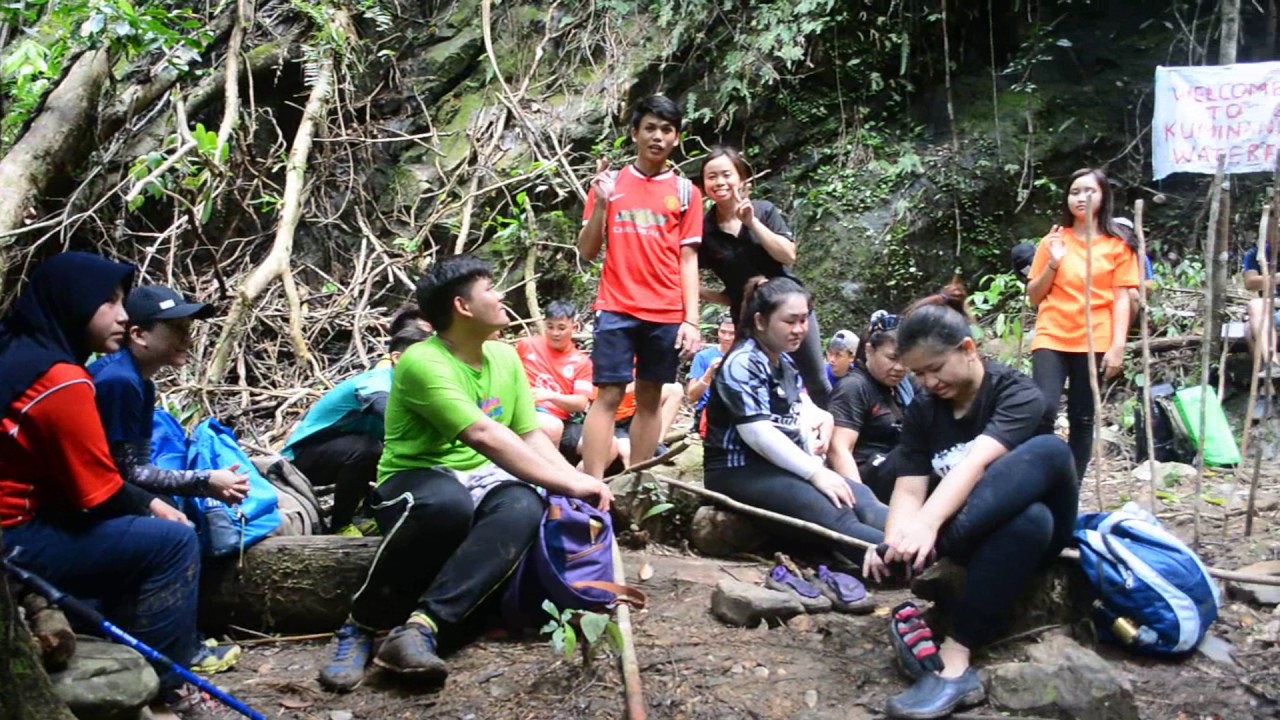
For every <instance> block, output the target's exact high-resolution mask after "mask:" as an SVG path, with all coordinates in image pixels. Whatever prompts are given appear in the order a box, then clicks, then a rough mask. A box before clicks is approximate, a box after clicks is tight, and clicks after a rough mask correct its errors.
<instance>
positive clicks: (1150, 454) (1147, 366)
mask: <svg viewBox="0 0 1280 720" xmlns="http://www.w3.org/2000/svg"><path fill="white" fill-rule="evenodd" d="M1144 206H1145V203H1144V202H1143V201H1142V200H1138V201H1137V202H1136V203H1134V204H1133V233H1134V235H1135V236H1136V237H1137V238H1138V263H1139V264H1145V263H1146V258H1147V234H1146V232H1145V231H1144V230H1143V228H1142V211H1143V208H1144ZM1138 303H1139V305H1141V307H1140V308H1139V312H1138V317H1139V318H1140V320H1139V322H1140V323H1141V326H1142V377H1143V383H1142V417H1143V418H1144V420H1145V422H1143V423H1142V425H1143V430H1144V431H1145V432H1146V435H1147V438H1146V440H1147V462H1148V463H1150V467H1151V477H1150V478H1149V479H1148V481H1147V493H1148V495H1149V497H1150V505H1148V506H1147V507H1148V509H1150V510H1151V514H1152V515H1154V514H1155V512H1156V483H1157V482H1159V481H1158V480H1157V477H1158V476H1159V468H1160V464H1159V463H1157V462H1156V436H1155V429H1154V428H1152V427H1151V421H1152V415H1153V413H1152V410H1151V383H1152V379H1151V332H1150V330H1149V328H1148V327H1147V320H1148V319H1149V317H1148V315H1150V312H1149V311H1148V310H1147V281H1146V278H1145V277H1144V278H1142V281H1141V282H1139V283H1138ZM1135 494H1136V493H1135Z"/></svg>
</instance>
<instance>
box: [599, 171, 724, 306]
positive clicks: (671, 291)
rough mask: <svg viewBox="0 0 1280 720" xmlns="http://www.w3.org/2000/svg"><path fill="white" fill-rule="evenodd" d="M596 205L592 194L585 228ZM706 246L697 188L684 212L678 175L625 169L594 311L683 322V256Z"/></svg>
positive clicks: (608, 220)
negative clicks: (681, 262)
mask: <svg viewBox="0 0 1280 720" xmlns="http://www.w3.org/2000/svg"><path fill="white" fill-rule="evenodd" d="M595 200H596V196H595V192H588V193H587V205H586V208H585V210H584V212H583V216H582V220H583V223H584V224H585V223H586V221H587V220H589V219H590V218H591V213H592V212H593V211H594V209H595ZM701 242H702V193H701V192H699V191H698V188H697V187H696V186H694V187H692V188H691V194H690V198H689V206H688V208H686V209H685V211H684V212H683V213H682V212H680V191H679V177H678V176H677V175H676V174H675V172H673V171H671V170H667V171H665V172H661V173H658V174H657V175H654V176H653V177H646V176H645V175H642V174H641V173H640V171H638V170H636V169H635V166H633V165H628V166H627V167H625V168H623V169H622V170H621V171H619V172H618V180H617V182H616V183H615V185H614V190H613V197H611V198H609V208H608V214H607V215H606V217H605V247H604V249H605V255H604V270H603V271H602V273H601V276H600V294H599V296H598V297H597V298H596V303H595V306H594V307H595V309H596V310H608V311H609V312H616V313H622V314H625V315H630V316H632V317H635V318H639V319H641V320H645V321H647V322H655V323H678V322H680V321H682V320H684V294H683V292H682V289H681V287H680V253H681V250H682V249H683V248H685V247H694V248H696V247H697V246H698V244H699V243H701Z"/></svg>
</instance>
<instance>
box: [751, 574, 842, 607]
mask: <svg viewBox="0 0 1280 720" xmlns="http://www.w3.org/2000/svg"><path fill="white" fill-rule="evenodd" d="M764 585H765V587H767V588H770V589H771V590H778V591H780V592H784V593H788V594H790V595H794V596H795V598H796V599H797V600H799V601H800V604H801V605H803V606H804V611H805V612H809V613H815V612H826V611H827V610H830V609H831V600H829V599H828V598H827V596H826V595H823V594H822V591H820V590H819V589H818V588H816V587H814V586H813V584H812V583H810V582H809V581H808V580H805V579H804V578H802V577H800V576H799V575H796V574H795V573H793V572H791V571H790V570H788V569H787V566H786V565H782V564H779V565H775V566H774V568H773V571H772V572H770V573H769V577H767V578H765V580H764Z"/></svg>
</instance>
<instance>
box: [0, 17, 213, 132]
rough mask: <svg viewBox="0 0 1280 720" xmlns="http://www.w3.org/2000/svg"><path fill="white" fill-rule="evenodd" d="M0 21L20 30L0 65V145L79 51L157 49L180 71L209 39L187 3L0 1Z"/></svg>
mask: <svg viewBox="0 0 1280 720" xmlns="http://www.w3.org/2000/svg"><path fill="white" fill-rule="evenodd" d="M0 21H3V22H7V23H10V24H12V25H14V26H15V27H21V28H25V29H27V32H26V33H24V34H23V36H22V37H20V38H19V39H18V40H16V41H15V42H14V44H13V46H12V47H11V49H9V50H8V52H7V53H6V55H5V58H4V63H3V65H0V93H3V94H4V96H5V97H6V98H7V99H8V100H9V105H8V108H7V111H6V113H5V116H4V119H3V121H2V122H0V147H3V148H7V147H8V146H9V145H10V144H12V143H13V141H14V140H15V139H16V135H17V132H18V130H19V129H20V128H21V127H22V125H23V124H24V123H25V122H26V120H27V118H28V116H29V115H30V113H31V111H32V110H33V109H35V108H36V106H37V105H39V103H40V101H41V99H42V98H43V97H44V95H45V94H46V93H47V92H48V91H49V90H50V88H51V84H52V83H53V82H54V81H56V80H57V78H59V77H61V75H62V73H63V72H64V71H65V70H66V61H67V60H68V59H70V58H73V57H74V56H75V55H76V54H77V53H79V52H80V51H83V50H86V49H91V48H99V47H104V46H105V47H107V48H109V49H110V50H111V51H112V57H113V59H115V60H124V61H126V62H127V61H130V60H133V59H135V58H138V57H141V56H143V55H151V54H158V55H160V57H161V62H162V63H163V64H164V65H167V66H169V67H171V68H174V69H177V70H179V71H186V70H188V69H189V68H190V66H191V65H192V64H193V63H196V62H198V61H199V60H200V59H201V55H202V53H203V52H204V48H205V46H206V45H207V44H208V42H209V41H210V39H211V36H210V34H209V33H208V31H207V30H205V29H204V24H203V23H202V22H201V20H200V19H199V18H198V17H197V16H196V15H195V14H194V13H193V12H192V11H191V10H188V9H187V8H184V7H178V6H177V5H174V4H171V3H167V2H157V3H148V4H145V5H135V4H134V3H133V2H131V1H130V0H69V1H68V2H59V3H55V2H53V1H52V0H29V1H28V2H25V3H14V4H10V5H6V6H4V7H3V8H0Z"/></svg>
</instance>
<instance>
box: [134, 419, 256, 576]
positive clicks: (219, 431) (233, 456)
mask: <svg viewBox="0 0 1280 720" xmlns="http://www.w3.org/2000/svg"><path fill="white" fill-rule="evenodd" d="M153 450H154V441H153ZM188 457H189V459H190V465H189V467H190V468H191V469H192V470H216V469H218V468H226V467H231V466H232V465H236V464H239V466H240V467H239V469H238V470H237V472H240V473H243V474H246V475H248V476H249V495H248V496H247V497H245V499H244V501H243V502H241V503H240V504H239V505H227V504H226V503H224V502H222V501H221V500H214V499H213V498H204V497H202V498H184V501H185V502H186V503H187V507H186V508H184V509H185V510H186V513H187V517H189V518H191V520H192V521H193V522H194V523H195V524H196V534H197V535H198V536H199V537H200V543H201V545H203V546H204V550H205V553H206V554H209V555H212V556H214V557H223V556H226V555H233V554H235V553H238V552H243V551H244V549H245V548H247V547H249V546H251V545H253V544H254V543H256V542H258V541H259V540H262V539H263V538H265V537H267V536H268V535H270V534H271V533H272V532H274V531H275V529H276V528H278V527H280V511H279V509H278V508H277V503H278V502H279V498H278V496H277V494H276V489H275V487H273V486H272V485H271V482H270V481H269V480H267V479H266V478H265V477H263V475H262V473H260V472H258V469H257V468H256V467H254V464H253V461H252V460H250V459H249V456H248V455H246V454H245V452H244V450H243V449H241V447H240V443H238V442H237V441H236V436H235V433H233V432H231V430H230V429H229V428H228V427H227V426H225V425H223V424H222V423H220V422H218V421H217V420H216V419H214V418H209V419H207V420H204V421H203V422H201V423H200V424H199V425H197V426H196V429H195V431H194V432H192V433H191V445H190V454H189V455H188Z"/></svg>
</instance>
